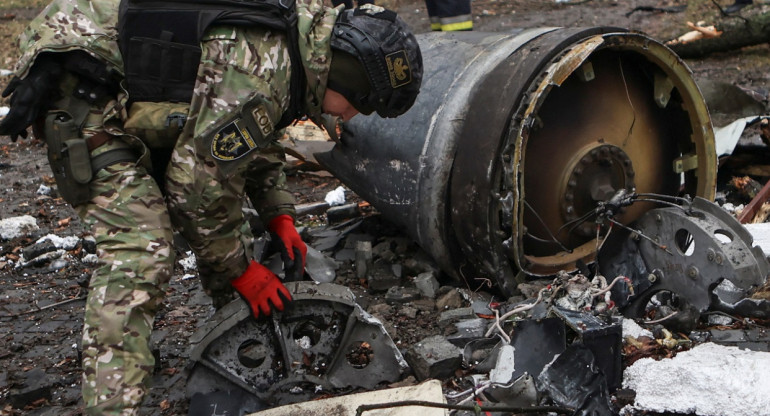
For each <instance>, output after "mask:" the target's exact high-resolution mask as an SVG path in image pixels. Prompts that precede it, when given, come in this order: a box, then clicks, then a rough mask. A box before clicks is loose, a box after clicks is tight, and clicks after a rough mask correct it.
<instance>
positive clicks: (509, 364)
mask: <svg viewBox="0 0 770 416" xmlns="http://www.w3.org/2000/svg"><path fill="white" fill-rule="evenodd" d="M514 352H515V348H514V347H513V345H510V344H506V345H503V346H502V347H500V351H499V352H498V353H497V365H496V366H495V368H493V369H492V371H490V372H489V381H491V382H492V383H495V384H508V383H510V382H511V379H512V378H513V371H514V369H515V364H514V359H515V356H514Z"/></svg>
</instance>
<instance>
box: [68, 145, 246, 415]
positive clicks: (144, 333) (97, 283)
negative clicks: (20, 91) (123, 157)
mask: <svg viewBox="0 0 770 416" xmlns="http://www.w3.org/2000/svg"><path fill="white" fill-rule="evenodd" d="M120 146H125V143H124V142H123V141H122V140H120V139H117V138H116V139H114V140H112V141H111V142H109V143H108V144H106V145H103V146H102V147H100V148H98V149H96V150H95V151H94V153H92V156H95V152H102V151H108V150H110V149H111V148H114V147H120ZM191 149H192V147H190V146H187V147H186V146H184V143H180V145H178V146H177V148H176V149H175V150H174V153H173V156H172V158H171V162H170V163H169V166H168V171H167V174H166V177H165V181H166V183H165V186H166V195H165V198H164V195H163V194H162V193H161V190H160V188H159V186H158V184H157V183H156V181H155V180H154V179H153V177H152V176H150V174H149V173H148V172H147V170H146V169H145V168H144V167H142V166H141V165H140V164H134V163H125V162H123V163H117V164H113V165H111V166H108V167H107V168H105V169H102V170H100V171H99V172H98V173H97V174H96V176H95V178H94V180H93V181H92V183H91V185H90V186H91V195H92V199H91V201H89V202H88V203H86V204H83V205H80V206H78V207H77V208H76V209H77V211H78V214H79V216H80V217H81V218H82V220H83V221H84V223H85V224H87V225H88V226H89V227H90V229H91V232H92V233H93V234H94V236H95V238H96V243H97V251H98V256H99V262H100V263H99V267H98V268H97V269H96V270H95V271H94V273H93V276H92V278H91V282H90V292H89V296H88V300H87V304H86V313H85V319H84V328H83V342H82V348H83V399H84V402H85V407H86V412H85V413H86V414H93V415H97V414H98V415H133V414H136V412H137V409H138V407H139V405H140V404H141V401H142V398H143V396H144V395H145V393H146V391H147V389H148V381H149V379H150V376H151V374H152V370H153V368H154V363H155V360H154V357H153V355H152V353H151V351H150V346H149V340H150V334H151V332H152V327H153V321H154V317H155V314H156V312H157V310H158V307H159V305H160V303H161V301H162V299H163V296H164V294H165V291H166V288H167V285H168V283H169V279H170V276H171V275H172V272H173V264H174V248H173V231H172V229H176V230H177V231H179V232H180V233H181V234H182V236H183V237H185V239H186V240H187V241H188V243H189V244H190V246H191V248H192V249H193V251H194V253H195V254H196V257H197V261H198V268H199V274H200V276H201V281H202V285H203V288H204V290H205V291H206V292H207V293H208V294H209V295H211V296H212V298H213V299H214V301H215V305H216V304H217V303H220V304H223V303H224V302H226V301H227V300H229V299H231V298H232V293H233V292H232V287H231V286H230V284H229V282H230V280H232V279H233V278H235V277H238V276H240V275H241V274H242V273H243V271H244V270H245V269H246V267H247V265H248V260H249V257H248V256H247V253H249V252H250V251H249V250H250V247H249V243H250V241H251V240H252V236H251V233H250V230H249V228H248V227H244V224H245V221H244V217H243V213H242V209H241V208H242V206H243V199H242V195H243V190H244V186H245V183H246V180H245V178H241V179H238V178H232V180H231V181H227V182H220V181H218V180H217V179H216V178H218V176H217V172H216V169H217V167H216V166H217V165H216V164H212V163H199V162H201V161H196V160H195V159H196V158H198V156H197V155H195V154H194V151H193V150H191ZM172 227H173V228H172ZM217 306H218V305H217Z"/></svg>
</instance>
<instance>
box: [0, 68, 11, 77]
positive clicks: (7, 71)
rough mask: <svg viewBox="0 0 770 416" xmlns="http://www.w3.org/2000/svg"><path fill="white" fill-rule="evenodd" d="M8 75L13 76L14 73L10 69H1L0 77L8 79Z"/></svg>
mask: <svg viewBox="0 0 770 416" xmlns="http://www.w3.org/2000/svg"><path fill="white" fill-rule="evenodd" d="M8 75H13V71H11V70H10V69H5V68H3V69H0V77H7V76H8Z"/></svg>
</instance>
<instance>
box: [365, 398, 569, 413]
mask: <svg viewBox="0 0 770 416" xmlns="http://www.w3.org/2000/svg"><path fill="white" fill-rule="evenodd" d="M404 406H422V407H434V408H439V409H451V410H467V411H471V412H474V411H475V412H478V411H481V412H506V413H548V412H556V413H560V414H572V413H574V412H575V409H572V408H569V407H559V406H532V407H512V406H478V405H475V404H474V405H461V404H447V403H437V402H428V401H423V400H404V401H400V402H391V403H378V404H362V405H360V406H358V408H357V409H356V416H361V415H362V414H363V413H364V412H367V411H369V410H376V409H391V408H394V407H404Z"/></svg>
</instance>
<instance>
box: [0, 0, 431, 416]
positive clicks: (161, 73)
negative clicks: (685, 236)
mask: <svg viewBox="0 0 770 416" xmlns="http://www.w3.org/2000/svg"><path fill="white" fill-rule="evenodd" d="M287 4H288V5H287ZM19 45H20V48H21V51H22V56H21V58H20V60H19V63H18V66H17V68H16V71H15V75H16V77H15V78H14V79H13V80H12V81H11V82H10V83H9V85H8V86H7V87H6V88H5V90H4V92H3V96H4V97H7V96H10V97H11V98H10V102H11V109H10V112H9V114H8V115H7V116H6V117H5V118H4V119H3V120H2V122H0V134H3V135H9V136H11V138H12V139H13V140H16V138H17V137H19V136H21V137H26V134H27V128H28V127H30V126H32V129H33V131H34V133H35V135H36V137H41V138H44V139H45V141H46V143H47V147H48V157H49V160H50V164H51V168H52V169H53V172H54V176H55V178H56V180H57V184H58V188H59V191H60V193H61V195H62V196H63V197H64V198H65V199H66V200H67V201H68V202H69V203H70V204H71V205H72V206H73V207H74V208H75V209H76V211H77V212H78V215H79V216H80V217H81V218H82V220H83V223H84V224H86V225H87V227H89V228H90V231H91V232H92V233H93V234H94V235H95V237H96V241H97V249H98V256H99V262H100V263H99V266H98V268H97V269H96V270H95V271H94V273H93V275H92V277H91V281H90V290H89V295H88V300H87V303H86V310H85V319H84V329H83V341H82V348H83V386H82V387H83V399H84V402H85V413H86V414H93V415H97V414H98V415H118V414H120V415H132V414H136V413H137V409H138V408H139V406H140V404H141V402H142V398H143V397H144V395H145V392H146V391H147V388H148V386H147V382H148V380H149V378H150V377H149V376H150V372H151V371H152V368H153V365H154V358H153V355H152V353H151V351H150V349H149V347H148V342H149V339H150V333H151V331H152V325H153V320H154V316H155V313H156V311H157V309H158V306H159V304H160V302H161V301H162V299H163V295H164V293H165V290H166V287H167V284H168V281H169V278H170V276H171V274H172V270H173V265H174V247H173V246H172V241H173V238H172V233H173V231H178V232H179V233H180V234H181V235H182V236H183V237H184V238H185V239H186V240H187V242H189V244H190V247H191V248H192V250H193V251H194V253H195V255H196V257H197V262H198V268H199V274H200V277H201V282H202V286H203V288H204V289H205V290H206V292H207V293H208V294H209V295H210V296H211V297H212V299H213V302H214V305H215V306H216V307H219V306H221V305H223V304H224V303H226V302H228V301H229V300H231V299H232V297H233V293H234V292H233V291H234V290H235V291H236V292H237V293H238V294H239V295H240V296H241V297H242V298H243V299H244V300H245V301H246V302H247V303H248V304H249V306H250V308H251V310H252V312H253V314H254V316H255V317H260V316H263V315H269V314H270V312H271V309H272V308H276V309H278V310H282V309H283V307H284V305H285V304H286V302H289V301H290V300H291V294H290V293H289V292H288V290H287V289H286V288H285V287H284V285H283V284H282V282H281V280H280V278H278V277H277V276H276V275H275V274H273V273H272V272H270V271H269V270H268V269H267V268H265V267H264V266H262V265H261V264H259V263H257V262H256V261H254V260H252V259H251V258H250V256H249V255H250V253H251V250H250V244H251V241H252V235H250V231H249V228H248V226H245V221H244V217H243V214H242V210H241V208H242V205H243V197H244V195H245V196H248V198H249V199H250V200H251V202H252V204H253V205H254V207H255V208H256V209H257V211H258V213H259V215H260V217H261V219H262V220H263V222H264V223H265V224H267V228H268V229H269V230H270V231H271V232H273V233H275V234H277V237H278V239H279V241H280V242H282V243H283V245H284V252H285V253H284V254H285V255H284V256H283V259H284V268H285V271H286V275H287V276H295V277H296V276H301V275H302V273H303V269H304V262H305V253H306V250H307V249H306V247H305V244H304V243H303V242H302V240H301V238H300V237H299V235H298V234H297V231H296V229H295V227H294V214H295V213H294V200H293V198H292V195H291V194H290V193H289V192H288V191H287V189H286V179H285V176H284V173H283V164H282V162H281V158H282V150H281V148H280V147H279V145H278V144H277V143H276V142H275V140H276V138H278V137H279V135H278V133H277V132H279V130H280V129H282V128H283V127H285V126H287V125H289V124H290V123H291V122H292V121H294V120H295V119H297V118H298V117H302V116H307V117H309V119H310V120H312V121H313V122H315V123H316V124H319V125H321V123H322V115H326V116H335V117H339V118H342V119H343V120H348V119H350V118H351V117H353V116H354V115H356V114H357V113H359V112H360V113H364V114H370V113H372V112H376V113H377V114H379V115H380V116H383V117H396V116H398V115H400V114H402V113H404V112H406V111H407V110H408V109H409V108H410V107H411V106H412V104H413V102H414V100H415V98H416V96H417V93H418V91H419V88H420V83H421V78H422V58H421V55H420V50H419V47H418V45H417V43H416V41H415V38H414V36H413V35H412V34H411V32H410V31H409V29H408V28H407V27H406V25H405V24H404V22H403V21H402V20H401V19H400V18H398V17H397V16H396V14H395V13H393V12H391V11H388V10H385V9H383V8H380V7H376V6H373V5H366V6H364V7H361V8H358V9H350V10H343V8H342V7H339V8H336V9H335V8H328V7H325V6H324V5H323V2H322V1H321V0H297V1H296V4H294V2H293V1H286V0H282V1H279V0H254V1H250V2H232V1H230V2H226V1H218V0H198V1H195V2H192V1H191V2H190V3H189V4H187V3H185V2H182V1H179V0H174V1H169V0H166V1H164V0H142V1H135V0H123V1H122V2H121V1H119V0H90V1H88V0H55V1H54V2H53V3H52V4H50V5H49V6H48V7H47V8H46V9H45V10H44V11H43V12H42V13H41V14H40V15H39V16H38V17H37V18H35V19H34V20H33V21H32V23H31V25H30V26H29V28H27V29H26V31H25V32H24V33H23V34H22V35H21V37H20V44H19Z"/></svg>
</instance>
